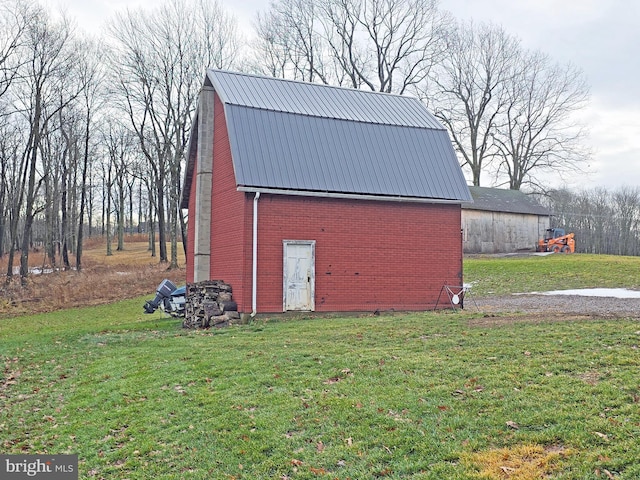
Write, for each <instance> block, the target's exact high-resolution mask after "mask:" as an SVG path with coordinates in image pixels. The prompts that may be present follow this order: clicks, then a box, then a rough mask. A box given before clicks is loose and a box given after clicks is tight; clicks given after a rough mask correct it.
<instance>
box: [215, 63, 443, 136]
mask: <svg viewBox="0 0 640 480" xmlns="http://www.w3.org/2000/svg"><path fill="white" fill-rule="evenodd" d="M207 76H208V79H209V80H210V81H211V83H212V84H213V86H214V88H215V89H216V91H217V92H218V94H219V95H220V98H221V99H222V101H223V102H224V103H225V104H229V105H238V106H245V107H253V108H260V109H265V110H272V111H276V112H286V113H295V114H300V115H309V116H316V117H325V118H335V119H341V120H353V121H358V122H366V123H378V124H381V125H402V126H412V127H422V128H431V129H437V130H443V129H444V127H443V126H442V125H441V124H440V123H439V122H438V120H437V119H436V118H435V117H434V116H433V115H431V113H430V112H429V111H428V110H427V109H426V108H424V105H423V104H422V102H420V100H418V99H417V98H413V97H407V96H400V95H392V94H384V93H379V92H371V91H366V90H354V89H348V88H341V87H334V86H329V85H319V84H312V83H305V82H295V81H290V80H282V79H278V78H270V77H259V76H255V75H248V74H241V73H235V72H226V71H222V70H208V71H207Z"/></svg>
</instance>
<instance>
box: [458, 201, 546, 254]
mask: <svg viewBox="0 0 640 480" xmlns="http://www.w3.org/2000/svg"><path fill="white" fill-rule="evenodd" d="M547 228H549V217H547V216H540V215H530V214H521V213H504V212H487V211H482V210H470V209H463V210H462V248H463V251H464V253H513V252H517V251H521V250H533V249H534V248H535V246H536V243H537V242H538V239H540V238H542V236H543V235H544V231H545V230H546V229H547Z"/></svg>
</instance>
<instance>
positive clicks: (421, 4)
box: [323, 0, 452, 94]
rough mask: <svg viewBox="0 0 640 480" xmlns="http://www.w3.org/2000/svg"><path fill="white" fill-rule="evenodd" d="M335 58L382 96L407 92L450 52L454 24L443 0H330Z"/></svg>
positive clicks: (328, 14)
mask: <svg viewBox="0 0 640 480" xmlns="http://www.w3.org/2000/svg"><path fill="white" fill-rule="evenodd" d="M323 9H324V11H325V14H326V17H327V21H326V25H327V26H326V27H325V28H326V31H325V35H326V36H327V39H328V42H329V45H330V47H331V50H332V52H333V54H334V56H335V58H336V59H337V60H338V61H339V63H340V65H341V66H342V68H343V69H344V71H345V72H346V73H347V75H348V76H349V78H350V79H351V86H352V87H354V88H360V87H361V86H363V85H366V86H367V87H368V88H370V89H371V90H376V91H380V92H393V93H399V94H402V93H405V91H407V89H408V88H409V87H412V86H416V85H418V84H420V83H421V82H423V81H424V80H425V79H426V77H427V75H428V74H429V71H430V70H431V68H432V67H433V65H434V64H435V63H437V62H438V61H440V59H441V58H442V56H443V53H444V45H443V40H444V38H445V36H446V33H447V31H448V29H449V27H450V25H451V23H452V19H451V17H450V15H449V14H448V13H446V12H444V11H441V10H439V9H438V2H437V0H324V3H323Z"/></svg>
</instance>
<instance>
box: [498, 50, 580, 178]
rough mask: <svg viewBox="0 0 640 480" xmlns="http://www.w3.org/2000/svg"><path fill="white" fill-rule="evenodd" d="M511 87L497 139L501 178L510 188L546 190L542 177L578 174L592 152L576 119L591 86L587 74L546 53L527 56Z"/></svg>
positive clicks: (520, 62)
mask: <svg viewBox="0 0 640 480" xmlns="http://www.w3.org/2000/svg"><path fill="white" fill-rule="evenodd" d="M514 68H515V71H514V74H513V78H512V79H511V80H510V82H509V83H508V89H507V96H508V98H507V102H508V105H507V107H506V109H505V112H504V114H503V116H502V120H501V122H502V124H501V127H500V129H499V130H497V131H496V133H495V135H494V141H495V144H496V146H497V148H498V150H499V154H500V156H501V163H500V167H499V171H498V174H504V175H506V176H507V179H508V183H509V188H511V189H513V190H519V189H520V188H521V187H522V186H523V185H525V184H529V185H531V186H532V187H533V188H534V189H542V190H544V188H545V186H544V185H543V184H542V182H541V181H540V180H539V176H540V175H542V174H549V173H554V174H562V173H564V172H572V173H575V171H576V170H579V169H580V164H581V162H582V161H584V160H586V159H587V158H588V156H589V152H588V151H587V150H586V149H585V148H584V143H583V140H584V136H585V132H584V129H583V128H582V127H581V126H580V124H579V122H578V120H577V119H576V115H577V114H578V113H579V112H580V111H581V110H582V109H583V108H584V107H585V106H586V104H587V101H588V98H589V88H588V86H587V84H586V82H585V79H584V76H583V74H582V72H581V71H580V70H578V69H576V68H575V67H573V66H572V65H566V66H563V65H560V64H557V63H555V62H553V61H552V60H551V58H550V57H549V56H548V55H545V54H543V53H541V52H523V53H522V55H521V57H520V59H519V61H518V62H517V63H515V64H514Z"/></svg>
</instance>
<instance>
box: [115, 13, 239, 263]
mask: <svg viewBox="0 0 640 480" xmlns="http://www.w3.org/2000/svg"><path fill="white" fill-rule="evenodd" d="M234 28H235V24H234V22H233V21H232V20H231V19H230V18H229V16H228V15H226V14H225V13H224V12H223V10H222V9H221V7H220V6H219V4H218V3H217V2H205V1H204V0H200V1H199V2H197V3H196V4H195V6H194V5H193V4H191V5H190V4H187V3H185V2H184V1H182V0H171V1H169V2H168V3H165V4H163V5H161V6H159V7H158V8H156V9H155V10H153V11H151V12H144V11H136V12H133V11H128V12H126V13H124V14H121V15H118V16H117V17H116V19H115V21H114V22H113V23H112V24H111V25H110V34H111V37H112V40H113V55H112V57H113V58H112V64H113V67H114V72H115V74H116V79H115V81H114V85H115V86H116V87H117V90H116V93H117V95H118V96H119V98H120V99H121V100H120V106H121V107H122V108H123V109H124V110H125V111H126V112H127V115H128V117H129V120H130V122H131V126H132V128H133V129H134V131H135V133H136V135H137V138H138V142H139V143H140V146H141V149H142V152H143V154H144V156H145V158H146V159H147V162H148V166H149V170H150V171H149V175H148V176H149V178H151V179H152V181H153V186H154V196H155V200H154V205H155V209H156V213H157V219H158V233H159V245H160V261H161V262H167V261H168V260H169V258H168V255H167V248H166V234H167V230H169V233H170V239H171V267H176V266H177V225H178V223H179V220H178V217H179V215H181V211H179V209H178V205H179V198H180V172H181V163H182V161H183V155H184V152H183V151H184V148H185V146H186V142H187V136H188V132H189V130H190V121H191V116H192V113H193V111H194V110H195V106H196V101H197V93H198V91H199V89H200V87H201V82H202V77H203V74H204V69H205V68H206V67H207V66H210V67H218V68H229V67H231V65H233V63H234V62H235V61H238V59H237V57H236V54H237V51H234V49H235V48H236V46H237V45H238V43H239V42H238V41H236V40H235V39H236V38H237V36H236V34H235V30H234ZM167 209H168V211H167ZM167 221H168V222H167ZM167 223H168V224H169V228H168V229H167Z"/></svg>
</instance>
